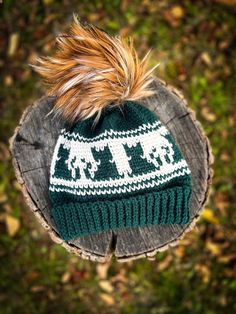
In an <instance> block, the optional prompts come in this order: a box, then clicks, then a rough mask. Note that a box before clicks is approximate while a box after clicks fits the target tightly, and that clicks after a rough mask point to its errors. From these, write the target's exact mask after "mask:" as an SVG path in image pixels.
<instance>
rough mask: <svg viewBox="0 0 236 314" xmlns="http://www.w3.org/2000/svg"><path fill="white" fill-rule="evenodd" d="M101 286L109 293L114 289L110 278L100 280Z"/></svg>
mask: <svg viewBox="0 0 236 314" xmlns="http://www.w3.org/2000/svg"><path fill="white" fill-rule="evenodd" d="M99 286H100V287H101V288H102V289H103V290H104V291H106V292H108V293H111V292H112V291H113V286H112V285H111V283H110V282H109V281H108V280H101V281H99Z"/></svg>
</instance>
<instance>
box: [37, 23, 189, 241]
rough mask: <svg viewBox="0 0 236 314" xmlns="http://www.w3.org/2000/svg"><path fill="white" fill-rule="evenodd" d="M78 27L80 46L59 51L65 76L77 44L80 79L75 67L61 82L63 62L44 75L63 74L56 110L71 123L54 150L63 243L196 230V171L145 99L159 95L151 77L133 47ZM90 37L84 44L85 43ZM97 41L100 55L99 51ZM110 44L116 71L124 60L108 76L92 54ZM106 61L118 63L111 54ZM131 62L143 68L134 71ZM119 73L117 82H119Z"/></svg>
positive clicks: (55, 213) (52, 191)
mask: <svg viewBox="0 0 236 314" xmlns="http://www.w3.org/2000/svg"><path fill="white" fill-rule="evenodd" d="M73 27H74V29H72V30H73V32H72V34H71V35H77V37H76V38H75V36H72V39H73V40H74V41H75V42H74V41H73V40H72V39H71V38H70V39H68V38H66V39H63V41H61V50H60V53H61V54H62V55H60V53H59V52H58V55H57V62H58V60H60V64H61V66H62V68H63V66H64V68H63V69H64V71H65V67H66V66H67V63H68V57H69V48H68V47H70V49H72V48H71V47H73V45H74V46H75V47H76V53H77V57H76V56H75V54H73V55H74V56H75V57H74V59H76V60H77V63H78V64H79V65H78V64H77V68H76V71H77V72H76V75H75V73H73V69H75V67H76V65H75V64H74V65H73V67H72V66H70V68H69V69H70V70H69V71H67V72H66V73H67V78H66V79H65V80H64V81H63V78H62V77H61V79H60V80H58V79H59V74H58V73H60V70H61V71H62V69H57V72H55V65H56V61H55V60H56V59H55V60H54V61H53V60H52V59H48V60H47V61H45V59H44V60H43V61H42V60H41V61H40V62H41V67H38V69H37V70H38V71H39V72H41V74H43V75H44V77H46V74H45V73H47V75H48V76H50V80H52V79H53V77H55V76H56V74H58V76H57V81H56V82H57V83H58V82H59V83H58V84H59V85H60V86H57V88H55V84H56V83H55V84H54V86H53V88H54V92H53V94H54V95H55V91H57V93H56V96H57V101H56V104H55V109H56V110H59V111H60V112H62V113H63V114H64V116H65V118H67V122H66V123H65V126H64V128H63V129H62V130H61V133H60V135H59V138H58V140H57V143H56V146H55V149H54V153H53V158H52V162H51V168H50V185H49V197H50V200H51V203H52V217H53V219H54V221H55V224H56V227H57V229H58V232H59V234H60V237H61V238H62V239H64V240H72V239H74V238H76V237H80V236H83V235H89V234H93V233H98V232H102V231H109V230H115V229H120V228H127V227H144V226H148V225H156V224H186V223H188V222H189V220H190V213H189V200H190V196H191V191H192V189H191V175H190V170H189V168H188V165H187V163H186V161H185V159H184V158H183V155H182V154H181V152H180V150H179V148H178V147H177V145H176V143H175V142H174V139H173V137H172V136H171V134H170V133H169V131H168V130H167V128H166V127H165V126H164V125H163V124H162V123H161V121H160V120H159V118H158V117H157V116H156V114H154V113H153V112H152V111H150V110H149V109H148V108H147V107H145V106H144V105H143V104H142V102H141V101H140V100H139V99H140V98H141V97H147V95H150V94H152V93H153V91H151V89H150V86H149V83H150V75H149V74H150V71H149V72H148V75H147V72H145V71H144V61H142V62H143V63H142V62H141V63H137V60H136V59H135V56H136V55H135V54H134V51H133V50H132V49H133V48H132V45H128V46H125V44H124V42H123V41H122V39H121V38H118V37H116V38H112V37H110V36H108V35H107V34H106V33H105V32H103V31H102V30H99V29H97V28H95V27H93V26H90V27H88V26H87V27H85V26H82V25H81V24H80V23H79V22H78V21H77V20H76V21H75V24H74V25H73ZM75 27H76V29H75ZM82 35H83V42H82V43H81V40H80V41H79V40H78V37H79V36H82ZM96 36H97V37H96ZM94 37H96V41H95V42H96V45H97V46H96V52H95V49H92V48H94V47H93V46H92V47H91V45H92V43H91V38H93V39H94ZM86 39H87V41H86ZM108 40H109V45H110V46H111V47H112V54H113V55H112V56H113V57H114V58H113V64H112V66H113V67H114V60H116V66H117V67H118V66H119V67H120V68H119V71H118V69H113V71H111V70H109V71H108V70H107V69H110V67H111V65H109V66H108V64H104V63H102V60H101V58H100V59H99V58H98V60H99V62H93V64H91V62H92V61H91V60H92V58H91V59H89V51H88V50H89V49H90V55H91V54H92V55H93V57H94V56H95V55H96V56H98V55H99V56H100V57H101V55H102V49H105V48H104V47H106V49H108V47H109V45H108V43H107V42H108ZM95 42H93V44H95ZM105 43H106V45H105ZM118 44H119V45H118ZM69 45H70V46H69ZM101 47H102V48H101ZM63 49H64V50H63ZM86 49H87V50H86ZM99 49H100V50H99ZM122 49H123V50H122ZM72 50H73V49H72ZM92 50H93V52H91V51H92ZM84 51H86V53H85V54H84V55H83V52H84ZM120 51H122V54H120ZM73 52H74V51H73ZM66 53H67V55H66ZM70 53H71V55H72V51H70ZM125 54H128V56H127V55H125ZM81 55H83V57H84V59H83V58H81ZM105 55H106V56H107V55H109V56H110V54H109V52H108V51H107V50H106V52H105ZM130 56H132V58H131V57H130ZM62 57H63V58H65V57H66V58H67V59H66V60H67V63H66V62H65V60H64V59H63V60H64V63H63V62H62ZM60 58H61V59H60ZM115 58H116V59H115ZM121 58H123V60H124V58H125V61H126V65H127V68H128V69H130V71H131V74H132V73H133V74H135V75H134V78H135V79H134V78H132V75H130V74H129V73H128V74H127V71H125V69H124V68H125V67H126V66H125V65H124V62H123V63H122V62H121V60H120V59H121ZM82 59H83V62H82V61H81V60H82ZM111 59H112V58H111ZM127 59H128V60H129V61H130V60H131V61H130V62H131V63H132V62H133V60H135V62H134V63H133V64H132V65H130V63H129V62H127ZM78 60H79V61H78ZM103 60H105V58H104V59H103ZM106 62H107V59H106ZM110 62H112V61H111V60H110ZM99 64H100V66H99ZM101 64H102V66H101ZM53 66H54V67H53ZM45 68H47V71H45ZM88 68H89V69H88ZM87 70H88V71H87ZM121 70H123V72H122V71H121ZM126 70H127V69H126ZM137 70H138V71H137ZM50 71H51V72H50ZM53 71H54V72H55V73H54V72H53ZM78 71H79V74H78ZM114 71H115V73H116V76H117V77H116V78H115V79H114V76H111V73H113V72H114ZM49 72H50V73H49ZM108 72H109V75H110V76H109V77H108V75H107V73H108ZM121 72H122V73H121ZM124 72H125V73H124ZM71 73H73V75H75V76H73V77H72V76H70V75H69V74H71ZM94 73H95V74H94ZM117 73H119V76H118V74H117ZM49 74H50V75H49ZM64 74H65V72H64ZM60 75H62V73H60ZM71 75H72V74H71ZM46 78H47V77H46ZM82 78H83V79H82ZM47 79H48V80H49V77H48V78H47ZM122 80H123V81H122ZM124 81H125V83H126V85H125V86H124V84H123V85H122V82H124ZM94 84H95V85H94ZM105 84H108V85H105ZM114 84H116V85H115V86H114ZM108 86H109V88H108ZM121 86H122V87H121ZM127 86H128V88H127ZM95 87H96V88H97V89H96V90H95ZM114 87H115V88H114ZM53 88H52V89H51V90H53ZM86 88H87V91H88V94H87V99H88V102H87V104H86V92H85V90H86ZM118 88H120V90H118ZM110 89H111V91H110ZM127 90H128V93H126V95H125V93H124V91H126V92H127ZM68 91H69V94H68ZM121 91H122V93H121ZM114 94H115V95H114ZM99 95H101V97H102V99H101V98H100V97H99ZM102 95H103V96H102ZM111 95H114V99H113V98H112V99H111ZM81 96H83V97H81ZM63 97H64V98H63ZM94 99H95V101H93V100H94ZM137 100H139V101H137ZM73 101H74V103H73ZM76 101H77V104H76ZM70 109H71V110H70ZM71 122H72V123H71Z"/></svg>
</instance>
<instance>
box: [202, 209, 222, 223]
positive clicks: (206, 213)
mask: <svg viewBox="0 0 236 314" xmlns="http://www.w3.org/2000/svg"><path fill="white" fill-rule="evenodd" d="M202 218H203V219H204V220H206V221H207V222H210V223H212V224H214V225H217V224H219V223H220V222H219V219H218V218H217V217H216V216H215V215H214V213H213V211H212V210H211V209H210V208H205V209H204V210H203V212H202Z"/></svg>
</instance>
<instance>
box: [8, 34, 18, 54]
mask: <svg viewBox="0 0 236 314" xmlns="http://www.w3.org/2000/svg"><path fill="white" fill-rule="evenodd" d="M18 43H19V34H18V33H12V34H11V36H10V38H9V44H8V51H7V55H8V56H9V57H12V56H13V55H14V54H15V52H16V49H17V47H18Z"/></svg>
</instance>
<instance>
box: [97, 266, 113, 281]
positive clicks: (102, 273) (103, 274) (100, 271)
mask: <svg viewBox="0 0 236 314" xmlns="http://www.w3.org/2000/svg"><path fill="white" fill-rule="evenodd" d="M109 267H110V263H109V262H108V263H102V264H98V265H97V267H96V270H97V275H98V278H100V279H106V278H107V272H108V269H109Z"/></svg>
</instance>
